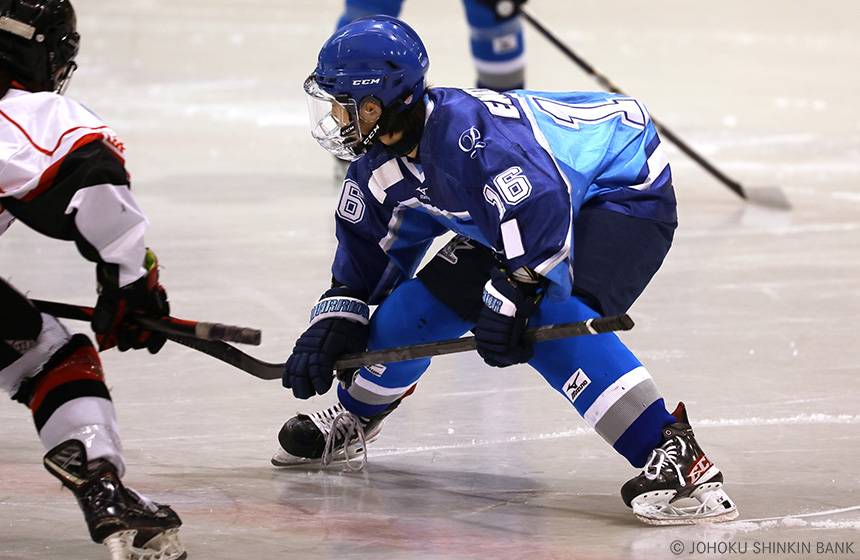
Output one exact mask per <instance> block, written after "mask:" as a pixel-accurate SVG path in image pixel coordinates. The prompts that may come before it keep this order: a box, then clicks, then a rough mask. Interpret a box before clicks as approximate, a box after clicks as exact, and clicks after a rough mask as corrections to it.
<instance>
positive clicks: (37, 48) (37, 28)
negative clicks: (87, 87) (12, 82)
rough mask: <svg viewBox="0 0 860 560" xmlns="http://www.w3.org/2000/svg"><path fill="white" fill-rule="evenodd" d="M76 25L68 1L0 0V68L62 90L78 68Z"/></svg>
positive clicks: (16, 75) (22, 78) (42, 85)
mask: <svg viewBox="0 0 860 560" xmlns="http://www.w3.org/2000/svg"><path fill="white" fill-rule="evenodd" d="M75 24H76V20H75V11H74V9H73V8H72V5H71V3H69V0H0V67H3V68H7V69H8V70H10V71H11V72H12V75H13V77H15V78H18V79H20V80H25V81H29V82H32V83H33V84H35V85H37V86H38V87H39V89H40V90H44V91H56V92H58V93H62V91H63V89H64V88H65V85H66V82H67V81H68V79H69V78H70V77H71V75H72V72H74V70H75V68H76V65H75V62H74V60H75V56H76V55H77V54H78V45H79V43H80V36H79V35H78V33H77V32H76V31H75Z"/></svg>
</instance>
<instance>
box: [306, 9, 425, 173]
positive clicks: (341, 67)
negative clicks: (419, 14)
mask: <svg viewBox="0 0 860 560" xmlns="http://www.w3.org/2000/svg"><path fill="white" fill-rule="evenodd" d="M429 66H430V60H429V58H428V57H427V50H426V49H425V48H424V43H423V42H422V41H421V38H420V37H419V36H418V34H417V33H416V32H415V30H414V29H412V28H411V27H410V26H409V25H407V24H406V23H404V22H403V21H401V20H399V19H397V18H394V17H390V16H383V15H377V16H372V17H367V18H362V19H358V20H355V21H353V22H352V23H349V24H347V25H345V26H344V27H342V28H340V29H339V30H338V31H336V32H335V33H334V35H332V36H331V37H330V38H329V40H328V41H326V43H325V44H324V45H323V47H322V49H320V53H319V58H318V60H317V67H316V69H315V70H314V73H313V74H311V75H310V77H309V78H308V79H307V81H306V82H305V92H306V93H307V94H308V96H309V99H308V103H309V109H310V114H311V127H312V135H313V136H314V138H316V139H317V141H318V142H320V144H321V145H322V146H323V147H325V148H326V149H327V150H329V151H331V152H332V153H334V154H335V155H337V156H338V157H341V158H343V159H348V160H355V159H358V157H360V156H361V154H362V153H364V151H366V149H367V147H368V146H369V144H370V142H371V141H372V140H373V138H374V137H375V136H378V135H379V134H385V132H386V130H385V126H384V124H385V123H386V122H389V121H390V117H391V115H393V114H397V113H402V112H404V111H406V110H407V109H409V108H410V107H412V106H413V105H414V104H415V103H416V102H417V101H418V100H420V99H421V97H422V96H423V95H424V90H425V88H426V84H425V76H426V74H427V70H428V68H429ZM368 98H372V99H373V100H375V101H377V102H378V103H379V104H380V105H381V109H382V110H383V113H384V115H385V117H388V118H381V119H380V122H381V123H382V124H381V125H380V126H377V127H374V129H373V130H372V131H370V132H368V133H362V131H361V127H360V126H359V123H358V107H359V106H360V105H361V103H362V101H363V100H365V99H368ZM336 104H337V105H340V111H339V113H340V114H335V115H332V114H331V112H332V110H333V108H334V107H336ZM337 112H338V111H337V110H336V113H337Z"/></svg>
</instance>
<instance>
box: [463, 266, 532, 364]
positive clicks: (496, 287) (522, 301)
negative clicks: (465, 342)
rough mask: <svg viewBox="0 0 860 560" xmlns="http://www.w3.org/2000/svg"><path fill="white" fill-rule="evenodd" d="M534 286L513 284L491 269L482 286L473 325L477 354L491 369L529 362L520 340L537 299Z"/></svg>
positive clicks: (528, 347)
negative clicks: (479, 305) (481, 295)
mask: <svg viewBox="0 0 860 560" xmlns="http://www.w3.org/2000/svg"><path fill="white" fill-rule="evenodd" d="M537 289H538V284H537V283H535V284H527V283H521V282H517V281H516V280H513V279H511V278H509V277H508V276H507V274H505V273H504V272H502V271H501V270H499V269H497V268H494V269H493V270H492V271H491V272H490V279H489V280H488V281H487V283H486V285H485V286H484V307H483V309H481V315H480V317H479V318H478V324H477V325H476V326H475V342H476V343H477V345H478V354H480V355H481V357H482V358H484V361H485V362H486V363H487V364H489V365H491V366H493V367H507V366H511V365H514V364H522V363H525V362H527V361H529V360H531V359H532V356H534V349H532V345H531V343H528V342H525V341H524V340H523V339H522V336H523V332H524V331H525V330H526V326H527V325H528V322H529V317H531V314H532V313H533V312H534V310H535V309H537V306H538V304H539V303H540V300H541V294H540V293H538V290H537Z"/></svg>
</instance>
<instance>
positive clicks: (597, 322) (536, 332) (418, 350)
mask: <svg viewBox="0 0 860 560" xmlns="http://www.w3.org/2000/svg"><path fill="white" fill-rule="evenodd" d="M631 328H633V320H632V319H630V317H629V316H627V315H615V316H612V317H596V318H594V319H589V320H587V321H580V322H574V323H560V324H557V325H546V326H543V327H537V328H535V329H529V330H527V331H526V332H525V334H524V335H523V338H524V339H525V340H527V341H529V342H541V341H545V340H556V339H559V338H567V337H571V336H583V335H589V334H601V333H606V332H611V331H626V330H630V329H631ZM476 347H477V346H476V344H475V337H473V336H468V337H463V338H454V339H450V340H441V341H439V342H426V343H424V344H413V345H411V346H398V347H396V348H386V349H384V350H374V351H370V352H362V353H360V354H347V355H344V356H343V357H341V359H339V360H338V361H337V362H335V364H334V367H335V369H337V370H343V369H351V368H357V367H363V366H371V365H374V364H387V363H391V362H402V361H406V360H415V359H418V358H430V357H432V356H443V355H446V354H456V353H458V352H468V351H470V350H474V349H475V348H476Z"/></svg>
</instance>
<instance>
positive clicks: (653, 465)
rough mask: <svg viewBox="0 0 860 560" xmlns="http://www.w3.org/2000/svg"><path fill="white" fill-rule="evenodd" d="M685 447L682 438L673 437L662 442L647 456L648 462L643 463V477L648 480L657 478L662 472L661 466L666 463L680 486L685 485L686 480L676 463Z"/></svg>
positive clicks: (664, 465)
mask: <svg viewBox="0 0 860 560" xmlns="http://www.w3.org/2000/svg"><path fill="white" fill-rule="evenodd" d="M686 448H687V444H686V443H685V442H684V440H683V439H682V438H679V437H675V438H672V439H671V440H669V441H667V442H666V443H664V444H663V445H662V446H661V447H658V448H656V449H654V451H652V452H651V456H650V457H648V462H647V463H646V464H645V470H644V471H643V473H644V474H645V478H647V479H648V480H655V479H657V478H658V477H659V476H660V475H661V474H662V473H663V468H664V467H666V466H667V465H668V466H669V468H671V469H672V470H674V471H675V474H676V475H677V477H678V482H679V483H680V484H681V486H686V485H687V481H686V478H685V477H684V474H683V473H682V472H681V466H680V465H678V457H679V456H683V455H684V453H685V451H686Z"/></svg>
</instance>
